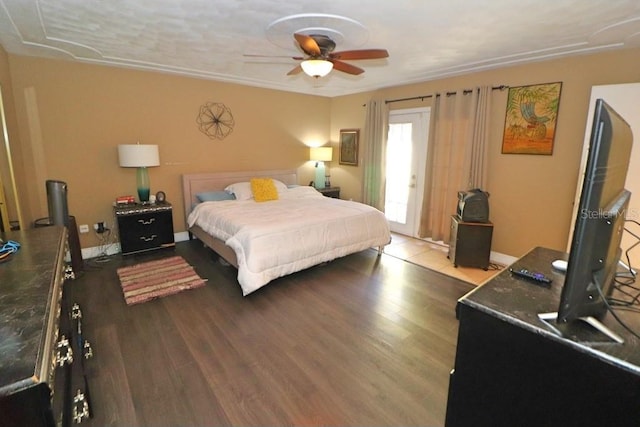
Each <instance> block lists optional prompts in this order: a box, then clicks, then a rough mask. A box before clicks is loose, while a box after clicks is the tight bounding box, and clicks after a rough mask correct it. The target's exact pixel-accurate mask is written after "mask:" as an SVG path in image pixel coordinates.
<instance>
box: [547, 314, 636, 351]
mask: <svg viewBox="0 0 640 427" xmlns="http://www.w3.org/2000/svg"><path fill="white" fill-rule="evenodd" d="M538 318H539V319H540V320H542V321H543V322H544V323H545V324H546V325H547V326H548V327H549V328H551V330H553V332H555V333H556V334H558V335H560V336H561V337H563V338H569V339H574V340H576V341H579V342H587V343H589V344H600V343H601V342H600V341H598V340H595V342H594V340H592V339H590V338H589V337H585V338H580V335H579V332H577V328H574V332H573V333H569V332H568V331H563V330H562V329H563V328H562V327H561V326H560V325H559V324H558V323H557V320H558V312H552V313H538ZM579 320H581V321H582V322H584V323H587V324H589V325H591V326H592V327H593V328H594V329H596V330H598V331H599V332H601V333H602V334H604V335H606V336H607V337H608V338H609V339H611V340H612V341H615V342H616V343H618V344H624V339H622V337H621V336H620V335H618V334H616V333H615V332H613V331H612V330H611V329H609V328H607V327H606V326H605V325H604V324H603V323H602V322H600V321H599V320H598V319H596V318H595V317H593V316H586V317H580V318H579ZM567 325H568V324H567ZM564 326H566V325H564ZM576 336H577V338H574V337H576Z"/></svg>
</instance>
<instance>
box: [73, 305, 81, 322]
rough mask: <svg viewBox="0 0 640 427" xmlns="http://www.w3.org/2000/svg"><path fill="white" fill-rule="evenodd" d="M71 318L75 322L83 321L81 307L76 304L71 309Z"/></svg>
mask: <svg viewBox="0 0 640 427" xmlns="http://www.w3.org/2000/svg"><path fill="white" fill-rule="evenodd" d="M71 318H72V319H73V320H76V319H82V310H80V305H78V303H74V304H73V306H72V307H71Z"/></svg>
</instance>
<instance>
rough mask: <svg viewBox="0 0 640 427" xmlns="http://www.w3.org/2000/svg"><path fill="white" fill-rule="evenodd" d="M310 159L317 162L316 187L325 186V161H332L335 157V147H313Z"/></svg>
mask: <svg viewBox="0 0 640 427" xmlns="http://www.w3.org/2000/svg"><path fill="white" fill-rule="evenodd" d="M309 159H310V160H313V161H315V162H316V180H315V187H316V188H325V186H326V185H325V173H324V172H325V166H324V162H330V161H331V160H332V159H333V148H331V147H311V149H310V150H309Z"/></svg>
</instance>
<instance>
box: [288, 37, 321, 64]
mask: <svg viewBox="0 0 640 427" xmlns="http://www.w3.org/2000/svg"><path fill="white" fill-rule="evenodd" d="M293 37H294V38H295V39H296V41H297V42H298V45H300V49H302V51H303V52H304V53H306V54H307V55H309V56H312V57H314V58H315V57H317V56H320V55H321V54H322V53H321V52H320V46H318V43H316V41H315V40H314V39H312V38H311V37H309V36H306V35H304V34H299V33H295V34H294V35H293Z"/></svg>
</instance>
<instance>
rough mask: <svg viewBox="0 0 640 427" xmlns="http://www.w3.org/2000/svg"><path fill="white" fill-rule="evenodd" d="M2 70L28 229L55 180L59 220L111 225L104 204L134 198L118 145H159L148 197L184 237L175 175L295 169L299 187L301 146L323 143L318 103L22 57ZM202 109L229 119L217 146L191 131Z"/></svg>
mask: <svg viewBox="0 0 640 427" xmlns="http://www.w3.org/2000/svg"><path fill="white" fill-rule="evenodd" d="M9 62H10V68H11V75H12V77H13V90H14V95H15V105H16V109H17V111H18V116H19V130H20V135H21V138H22V140H23V141H24V144H23V148H24V151H25V153H28V155H29V158H31V159H34V161H33V162H32V163H31V164H30V165H28V177H29V178H28V184H29V187H30V191H29V192H28V194H25V195H23V196H24V197H23V198H25V199H29V200H28V201H29V203H30V205H31V206H32V210H33V214H32V216H31V218H30V220H31V221H33V220H34V219H35V218H38V217H45V216H47V215H48V212H47V204H46V194H45V192H44V188H45V180H46V179H56V180H61V181H65V182H66V183H67V184H68V188H69V190H68V200H69V212H70V214H71V215H73V216H75V217H76V222H77V223H78V224H89V225H91V224H94V223H96V222H98V221H107V222H108V224H112V223H113V214H112V210H111V205H112V202H113V200H114V199H115V198H116V196H118V195H123V194H134V195H135V192H136V191H135V189H136V187H135V169H129V168H120V167H119V166H118V159H117V145H118V144H122V143H135V142H136V141H140V142H141V143H146V144H158V145H159V149H160V160H161V166H160V167H157V168H150V170H149V175H150V179H151V186H152V188H151V191H152V193H155V192H156V191H158V190H164V191H165V192H166V194H167V199H168V200H169V201H170V202H171V203H172V204H173V205H174V227H175V231H184V230H185V229H186V227H185V219H184V214H183V206H182V199H181V197H182V189H181V181H180V179H181V175H182V174H184V173H198V172H208V171H233V170H247V169H277V168H300V178H301V182H308V180H310V179H311V176H312V174H313V170H312V165H310V162H309V161H308V155H309V154H308V149H307V148H306V145H305V143H309V144H313V143H317V142H321V143H324V142H326V141H328V139H329V135H328V132H329V128H330V126H329V118H330V111H329V108H330V100H329V99H328V98H321V97H314V96H307V95H298V94H292V93H286V92H278V91H273V90H265V89H258V88H252V87H247V86H241V85H234V84H228V83H217V82H212V81H206V80H200V79H194V78H184V77H177V76H172V75H166V74H159V73H150V72H142V71H132V70H126V69H117V68H108V67H102V66H94V65H86V64H75V63H71V62H66V61H55V60H45V59H36V58H31V57H21V56H10V57H9ZM210 101H212V102H221V103H224V104H225V105H227V106H228V107H229V108H230V109H231V111H232V113H233V115H234V119H235V122H236V125H235V128H234V130H233V132H232V133H231V134H230V135H229V136H228V137H227V138H226V139H224V140H212V139H209V138H208V137H207V136H206V135H204V134H203V133H201V132H200V130H199V129H198V127H197V124H196V116H197V115H198V111H199V108H200V106H201V105H203V104H205V103H206V102H210ZM34 123H35V124H37V123H39V126H37V125H35V124H34ZM39 152H42V156H39V155H38V153H39ZM80 237H81V245H82V246H83V247H90V246H95V245H96V244H97V240H96V239H95V236H94V235H93V233H89V234H87V235H81V236H80Z"/></svg>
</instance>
